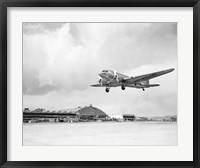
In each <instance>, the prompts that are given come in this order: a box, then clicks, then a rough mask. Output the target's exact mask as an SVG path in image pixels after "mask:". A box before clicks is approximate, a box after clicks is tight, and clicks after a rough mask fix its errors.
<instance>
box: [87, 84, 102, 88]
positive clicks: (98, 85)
mask: <svg viewBox="0 0 200 168" xmlns="http://www.w3.org/2000/svg"><path fill="white" fill-rule="evenodd" d="M90 86H92V87H105V86H102V85H101V84H95V85H90Z"/></svg>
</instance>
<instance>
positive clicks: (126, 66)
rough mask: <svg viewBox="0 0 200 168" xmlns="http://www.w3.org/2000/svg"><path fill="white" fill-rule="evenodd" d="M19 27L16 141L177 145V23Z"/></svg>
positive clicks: (25, 143)
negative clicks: (20, 93) (20, 58)
mask: <svg viewBox="0 0 200 168" xmlns="http://www.w3.org/2000/svg"><path fill="white" fill-rule="evenodd" d="M22 28H23V29H22V31H23V37H22V39H23V41H22V44H23V45H22V47H23V48H22V49H23V63H22V65H23V67H22V68H23V75H22V76H23V98H22V99H23V111H22V113H23V118H22V123H23V125H22V126H23V137H22V139H23V142H22V144H23V146H101V145H102V146H177V145H178V124H177V123H178V117H179V115H178V113H177V106H178V105H177V102H178V96H177V93H178V75H177V74H178V66H177V64H178V54H177V53H178V50H177V23H176V22H149V23H148V22H141V23H140V22H119V23H113V22H102V23H101V22H24V23H23V25H22ZM20 111H21V110H20Z"/></svg>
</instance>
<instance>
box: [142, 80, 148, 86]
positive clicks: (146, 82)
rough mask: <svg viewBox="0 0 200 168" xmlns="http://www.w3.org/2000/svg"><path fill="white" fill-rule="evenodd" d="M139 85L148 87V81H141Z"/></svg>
mask: <svg viewBox="0 0 200 168" xmlns="http://www.w3.org/2000/svg"><path fill="white" fill-rule="evenodd" d="M141 84H143V85H149V80H146V81H142V82H141Z"/></svg>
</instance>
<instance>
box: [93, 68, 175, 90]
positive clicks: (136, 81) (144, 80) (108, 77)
mask: <svg viewBox="0 0 200 168" xmlns="http://www.w3.org/2000/svg"><path fill="white" fill-rule="evenodd" d="M172 71H174V68H171V69H167V70H163V71H158V72H154V73H149V74H145V75H141V76H135V77H131V76H126V75H123V74H121V73H118V72H116V71H115V70H114V71H113V70H102V71H101V72H100V73H99V74H98V75H99V76H100V78H99V81H98V82H99V83H98V84H95V85H91V86H92V87H106V89H105V91H106V92H109V91H110V88H111V87H119V86H120V87H121V89H122V90H125V88H126V87H132V88H137V89H142V90H143V91H145V88H150V87H156V86H160V85H159V84H150V83H149V80H150V79H153V78H156V77H158V76H161V75H164V74H167V73H170V72H172Z"/></svg>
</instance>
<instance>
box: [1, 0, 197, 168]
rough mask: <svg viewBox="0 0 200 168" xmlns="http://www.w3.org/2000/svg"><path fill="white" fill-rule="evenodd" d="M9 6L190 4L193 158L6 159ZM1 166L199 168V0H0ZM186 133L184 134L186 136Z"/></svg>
mask: <svg viewBox="0 0 200 168" xmlns="http://www.w3.org/2000/svg"><path fill="white" fill-rule="evenodd" d="M8 7H193V116H194V117H193V161H126V162H105V161H101V162H100V161H96V162H95V161H91V162H90V161H85V162H83V161H76V162H72V161H62V162H58V161H52V162H49V161H34V162H33V161H30V162H27V161H7V124H9V123H7V98H8V96H7V84H8V83H7V68H8V67H7V8H8ZM0 11H1V13H0V18H1V19H0V22H1V23H0V25H1V26H0V36H1V43H0V51H1V54H0V100H1V101H0V127H1V128H0V165H1V167H89V166H90V167H114V166H115V167H152V168H153V167H165V168H167V167H184V168H186V167H188V168H194V167H199V166H200V165H199V160H200V158H199V151H200V148H199V140H200V138H199V136H200V133H199V130H200V129H199V128H200V124H199V122H200V115H199V112H200V111H199V106H200V105H199V104H200V102H199V93H200V89H199V86H200V85H199V84H200V78H199V75H200V59H199V57H200V2H199V0H113V1H112V0H26V1H25V0H1V1H0ZM185 136H187V135H185Z"/></svg>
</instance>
